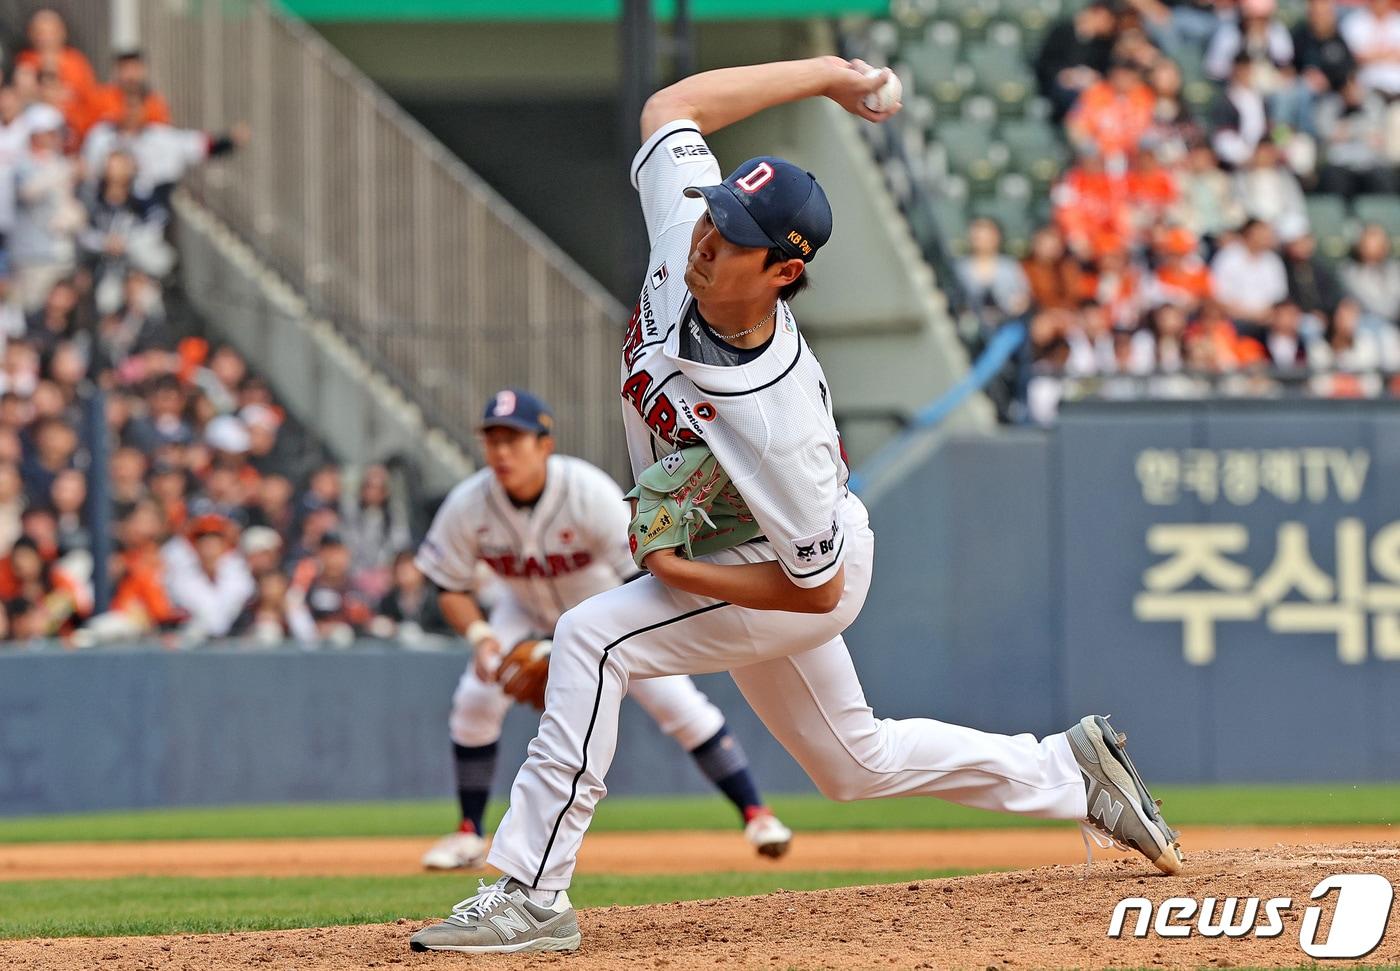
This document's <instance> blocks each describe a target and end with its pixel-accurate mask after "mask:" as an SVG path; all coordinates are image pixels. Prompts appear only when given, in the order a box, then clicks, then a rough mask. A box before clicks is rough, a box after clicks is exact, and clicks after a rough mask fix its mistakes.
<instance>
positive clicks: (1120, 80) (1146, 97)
mask: <svg viewBox="0 0 1400 971" xmlns="http://www.w3.org/2000/svg"><path fill="white" fill-rule="evenodd" d="M1156 100H1157V99H1156V96H1155V95H1153V93H1152V89H1151V88H1149V87H1148V86H1147V84H1146V83H1145V82H1144V81H1143V80H1142V78H1141V77H1140V76H1139V75H1138V73H1137V71H1136V70H1135V69H1134V68H1133V66H1132V65H1130V64H1126V63H1123V62H1116V63H1115V64H1114V65H1113V67H1112V68H1110V69H1109V74H1108V79H1107V80H1104V81H1099V82H1098V83H1096V84H1093V85H1090V86H1089V87H1088V88H1086V89H1085V90H1084V93H1083V94H1081V95H1080V96H1079V101H1078V103H1076V104H1075V106H1074V110H1073V111H1071V112H1070V115H1069V120H1068V122H1067V124H1068V128H1069V136H1070V140H1071V141H1073V142H1074V143H1075V144H1077V145H1080V146H1081V147H1090V146H1091V147H1092V148H1094V149H1096V150H1097V151H1098V153H1099V154H1100V155H1101V156H1103V157H1104V158H1106V159H1116V158H1121V157H1122V156H1126V155H1129V154H1131V153H1132V152H1134V151H1136V150H1137V147H1138V143H1139V142H1141V141H1142V137H1143V136H1144V135H1146V134H1147V132H1148V130H1149V129H1150V128H1151V127H1152V113H1153V109H1154V108H1155V107H1156Z"/></svg>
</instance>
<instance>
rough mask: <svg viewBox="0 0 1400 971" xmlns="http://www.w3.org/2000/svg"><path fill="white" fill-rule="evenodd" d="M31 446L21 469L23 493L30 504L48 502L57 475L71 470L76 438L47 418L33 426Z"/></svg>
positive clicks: (64, 425)
mask: <svg viewBox="0 0 1400 971" xmlns="http://www.w3.org/2000/svg"><path fill="white" fill-rule="evenodd" d="M33 443H34V444H33V447H32V448H30V449H27V450H26V453H25V457H24V464H23V466H21V469H20V474H21V475H22V476H23V478H24V491H25V494H26V495H27V496H28V497H29V501H30V502H47V501H48V498H49V492H50V490H51V489H53V480H54V479H55V478H57V476H58V473H60V472H62V471H63V470H64V469H70V468H73V463H74V457H75V455H76V454H77V451H78V435H77V433H76V432H75V431H73V429H72V428H71V427H70V426H69V425H68V423H67V422H65V421H64V420H63V419H61V418H57V417H49V418H44V419H41V420H40V421H39V422H38V423H37V424H36V425H35V428H34V434H33Z"/></svg>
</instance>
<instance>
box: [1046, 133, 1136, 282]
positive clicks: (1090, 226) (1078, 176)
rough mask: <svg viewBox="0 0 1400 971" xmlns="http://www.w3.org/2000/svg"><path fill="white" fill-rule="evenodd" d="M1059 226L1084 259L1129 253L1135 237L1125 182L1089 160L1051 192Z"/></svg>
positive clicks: (1071, 246)
mask: <svg viewBox="0 0 1400 971" xmlns="http://www.w3.org/2000/svg"><path fill="white" fill-rule="evenodd" d="M1051 201H1052V202H1053V204H1054V207H1055V223H1056V225H1057V226H1059V228H1060V231H1061V232H1062V233H1064V236H1065V242H1067V243H1068V244H1069V247H1070V249H1071V251H1073V252H1074V254H1075V255H1076V256H1078V257H1080V258H1081V259H1089V258H1097V257H1099V256H1102V255H1103V254H1105V253H1118V252H1122V251H1123V250H1125V249H1126V248H1127V246H1128V242H1129V241H1130V240H1131V238H1132V230H1133V226H1132V208H1131V206H1130V205H1129V203H1128V193H1127V184H1126V181H1125V180H1124V179H1121V178H1117V177H1114V176H1112V175H1110V174H1108V173H1107V172H1105V171H1104V168H1103V162H1102V160H1101V159H1095V158H1089V159H1085V160H1084V163H1083V164H1082V165H1080V166H1078V167H1076V168H1073V169H1070V170H1069V171H1068V172H1066V173H1065V176H1064V178H1063V179H1061V180H1060V183H1059V184H1058V185H1056V186H1055V189H1054V191H1053V192H1052V193H1051Z"/></svg>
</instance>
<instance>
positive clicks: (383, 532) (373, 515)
mask: <svg viewBox="0 0 1400 971" xmlns="http://www.w3.org/2000/svg"><path fill="white" fill-rule="evenodd" d="M340 518H341V522H342V523H343V524H344V525H343V526H342V533H343V534H344V536H345V539H346V542H347V543H348V544H349V546H350V554H351V562H352V564H353V567H352V568H353V570H354V571H355V573H356V574H365V573H374V572H383V574H384V576H383V577H382V581H381V582H382V584H383V585H382V586H380V588H379V589H380V590H381V591H382V590H384V589H385V588H386V587H387V585H388V581H389V576H388V569H389V566H390V564H391V562H392V560H393V558H394V556H395V554H397V553H398V552H400V551H402V550H405V549H408V547H409V546H410V545H411V543H412V541H413V537H412V536H411V535H410V533H409V527H408V511H407V510H406V509H404V508H403V507H402V504H396V503H395V502H394V501H393V497H392V496H391V494H390V490H389V470H388V469H387V468H385V467H384V466H382V465H369V466H366V467H365V470H364V474H363V476H362V477H361V479H360V491H359V498H358V501H355V502H347V503H345V504H344V505H343V506H342V508H341V517H340Z"/></svg>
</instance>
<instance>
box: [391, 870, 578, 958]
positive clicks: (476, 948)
mask: <svg viewBox="0 0 1400 971" xmlns="http://www.w3.org/2000/svg"><path fill="white" fill-rule="evenodd" d="M525 891H526V887H525V884H523V883H521V882H520V881H519V880H515V879H513V878H511V877H501V879H499V880H497V881H496V882H495V883H493V884H491V885H490V886H489V887H488V886H487V885H486V881H485V880H482V881H479V882H478V884H477V890H476V895H475V896H472V897H468V898H467V899H466V900H463V901H461V902H460V903H458V904H457V905H456V906H455V907H453V908H452V914H451V915H450V916H449V917H447V918H446V919H445V920H443V921H441V922H439V923H437V924H430V925H428V926H427V927H425V928H423V929H422V930H421V931H419V932H418V933H417V934H414V935H413V936H412V937H411V938H409V940H408V946H409V947H411V948H412V949H413V950H415V951H465V952H467V953H471V954H513V953H516V952H519V951H576V950H578V945H579V941H580V940H581V939H582V935H581V934H579V929H578V916H577V915H576V914H575V913H574V908H573V905H572V904H570V903H569V895H568V893H567V892H565V891H563V890H560V891H559V892H558V893H557V894H556V895H555V898H554V903H553V904H551V905H550V906H548V907H546V906H544V905H542V904H537V903H535V902H534V901H532V900H531V899H530V898H529V897H528V896H526V893H525Z"/></svg>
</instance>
